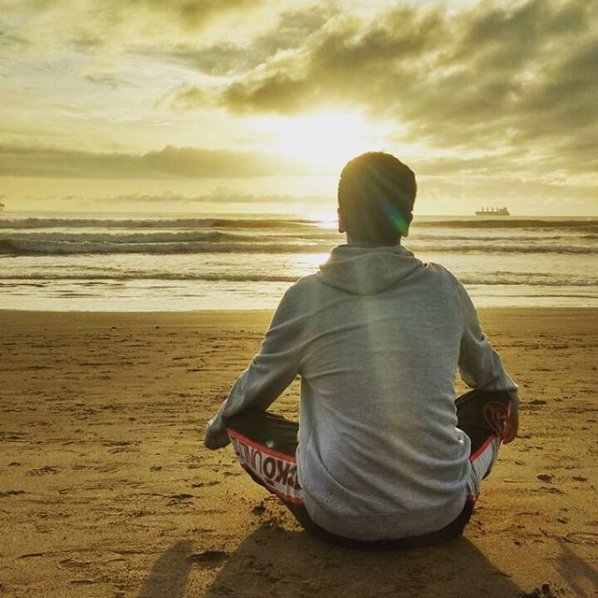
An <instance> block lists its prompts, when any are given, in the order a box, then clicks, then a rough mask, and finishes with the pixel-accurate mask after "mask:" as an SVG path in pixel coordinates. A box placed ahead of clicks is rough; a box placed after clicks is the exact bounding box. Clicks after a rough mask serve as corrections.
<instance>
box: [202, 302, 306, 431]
mask: <svg viewBox="0 0 598 598" xmlns="http://www.w3.org/2000/svg"><path fill="white" fill-rule="evenodd" d="M294 312H295V310H293V308H292V307H291V301H290V300H289V298H288V292H287V294H286V295H285V296H284V297H283V299H282V301H281V302H280V305H279V306H278V309H277V310H276V313H275V314H274V317H273V319H272V322H271V324H270V328H269V329H268V332H267V333H266V335H265V337H264V341H263V342H262V346H261V348H260V351H259V353H258V354H257V355H255V356H254V357H253V359H252V360H251V363H250V364H249V367H248V368H247V369H246V370H245V371H244V372H243V373H242V374H241V376H240V377H239V378H238V379H237V381H236V382H235V383H234V385H233V387H232V388H231V390H230V392H229V394H228V397H227V398H226V400H225V401H224V403H222V406H221V407H220V410H219V411H218V413H217V414H216V416H215V417H213V418H212V419H211V420H210V421H209V422H208V431H209V433H210V434H214V435H216V434H220V433H222V432H223V431H224V429H225V428H226V420H227V419H228V418H230V417H232V416H234V415H238V414H239V413H242V412H244V411H249V410H262V411H265V410H266V409H267V408H268V407H269V406H270V404H271V403H272V402H273V401H274V400H275V399H276V398H278V396H279V395H280V394H281V393H282V392H283V391H284V389H285V388H286V387H287V386H288V385H289V384H290V383H291V382H292V381H293V379H294V378H295V376H296V375H297V374H298V373H299V367H300V359H301V346H302V343H301V336H302V334H301V328H302V322H303V320H304V318H303V317H301V315H300V314H298V313H294Z"/></svg>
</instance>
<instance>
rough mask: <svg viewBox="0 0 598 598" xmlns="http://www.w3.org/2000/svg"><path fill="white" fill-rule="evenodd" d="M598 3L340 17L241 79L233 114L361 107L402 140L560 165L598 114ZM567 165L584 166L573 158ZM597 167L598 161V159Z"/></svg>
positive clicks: (404, 9)
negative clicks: (514, 152)
mask: <svg viewBox="0 0 598 598" xmlns="http://www.w3.org/2000/svg"><path fill="white" fill-rule="evenodd" d="M597 20H598V3H595V2H586V1H585V0H525V1H519V2H515V3H499V2H480V3H478V4H476V5H474V6H473V7H470V8H468V9H464V10H461V11H459V12H447V11H445V10H444V9H443V8H441V7H439V6H429V5H428V6H422V5H419V6H416V5H410V6H400V7H398V8H394V9H391V10H388V11H386V12H384V13H379V14H377V15H376V16H375V17H374V18H372V19H371V20H370V21H369V22H365V21H363V19H358V18H356V17H351V16H342V15H335V16H332V17H330V18H329V19H328V21H327V22H326V24H325V26H323V27H321V28H320V29H319V30H318V31H317V32H315V33H314V34H313V35H312V36H311V37H310V38H309V39H308V40H307V41H306V43H305V44H303V45H301V46H299V47H295V48H291V49H289V50H287V51H285V52H279V53H277V54H274V55H271V56H269V57H268V58H267V59H265V60H263V61H262V62H261V63H260V64H259V65H257V66H255V67H254V68H252V69H251V70H249V71H247V72H246V73H243V74H241V75H239V76H236V77H235V79H234V81H232V82H231V83H230V84H228V85H226V87H225V89H223V91H222V93H221V96H220V101H221V102H222V104H223V105H224V106H225V107H226V108H227V109H229V110H230V111H232V112H239V113H278V114H293V113H300V112H304V111H313V110H315V109H317V108H318V107H326V108H329V107H331V106H332V107H346V106H348V105H350V106H354V107H357V108H359V109H361V110H363V111H365V112H367V113H368V114H369V116H370V117H372V118H374V119H386V120H389V121H393V122H395V123H397V125H400V128H401V131H402V140H403V142H419V143H425V144H426V145H427V146H428V147H431V148H445V149H450V148H452V149H453V150H457V149H460V150H462V151H474V152H475V151H482V152H485V153H494V152H498V153H500V152H503V151H505V150H506V149H508V148H512V147H517V148H519V150H520V152H523V153H526V152H530V151H531V152H533V153H535V154H536V155H537V156H540V157H541V156H544V157H545V158H546V159H548V157H549V154H550V155H551V156H552V161H553V162H559V161H560V162H561V163H562V160H560V159H559V157H558V156H557V155H556V152H557V150H558V148H559V147H567V148H568V150H569V152H574V151H575V148H576V146H577V145H578V144H577V142H576V139H577V137H578V136H580V135H581V136H584V137H585V139H586V143H589V139H588V137H589V136H588V134H587V132H586V130H587V128H592V129H593V130H594V131H595V123H596V122H598V103H597V102H596V101H595V98H596V97H598V42H596V37H595V25H594V24H595V23H596V22H597ZM571 159H572V162H571V163H570V165H566V164H562V166H564V167H565V168H571V169H575V168H576V164H575V156H574V155H571ZM593 165H594V166H595V162H593Z"/></svg>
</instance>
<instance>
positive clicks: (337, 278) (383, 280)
mask: <svg viewBox="0 0 598 598" xmlns="http://www.w3.org/2000/svg"><path fill="white" fill-rule="evenodd" d="M423 267H424V265H423V263H422V262H421V261H420V260H418V259H417V258H416V257H415V256H414V255H413V254H412V253H411V252H410V251H408V250H407V249H405V248H404V247H401V246H400V245H395V246H392V247H386V246H385V247H361V246H357V245H340V246H339V247H335V248H334V249H333V250H332V252H331V254H330V258H329V259H328V261H327V262H326V263H325V264H322V265H321V266H320V271H319V272H318V274H317V277H318V279H319V280H320V281H322V282H323V283H324V284H327V285H329V286H331V287H335V288H337V289H341V290H343V291H346V292H347V293H353V294H354V295H375V294H376V293H381V292H382V291H385V290H387V289H389V288H390V287H392V286H394V285H396V284H398V283H399V282H401V281H402V280H403V279H404V278H406V277H407V276H409V275H410V274H412V273H413V272H415V271H416V270H419V269H420V268H423Z"/></svg>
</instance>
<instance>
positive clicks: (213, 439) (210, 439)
mask: <svg viewBox="0 0 598 598" xmlns="http://www.w3.org/2000/svg"><path fill="white" fill-rule="evenodd" d="M211 423H212V422H211V421H210V422H208V425H207V426H206V434H205V436H204V441H203V443H204V446H205V447H206V448H208V449H210V450H211V451H215V450H217V449H220V448H224V447H225V446H228V444H230V438H229V437H228V434H227V433H226V430H213V429H212V428H211Z"/></svg>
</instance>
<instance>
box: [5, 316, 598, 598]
mask: <svg viewBox="0 0 598 598" xmlns="http://www.w3.org/2000/svg"><path fill="white" fill-rule="evenodd" d="M480 314H481V319H482V322H483V325H484V328H485V329H486V332H487V333H488V334H489V336H490V337H491V338H492V340H493V344H494V345H495V346H496V347H497V348H498V349H499V351H500V352H501V354H502V356H503V359H504V361H505V363H506V365H507V368H508V370H509V371H510V372H511V373H512V374H513V375H514V377H515V378H516V379H517V381H518V382H519V384H520V386H521V420H522V421H521V436H520V438H519V439H518V440H517V441H516V442H514V443H513V444H511V445H509V446H506V447H504V448H503V450H502V455H501V458H500V461H499V463H498V465H497V466H496V468H495V471H494V472H493V473H492V475H491V476H490V478H489V479H488V480H487V481H486V484H485V487H484V490H483V494H482V496H481V498H480V501H479V506H478V509H477V511H476V514H475V515H474V518H473V519H472V521H471V523H470V525H469V526H468V527H467V528H466V532H465V535H464V537H463V538H462V539H459V540H456V541H454V542H451V543H449V544H447V545H445V546H441V547H436V548H429V549H421V550H417V551H412V552H385V553H368V552H360V551H356V550H351V549H347V548H338V547H330V546H327V545H325V544H322V543H320V542H319V541H318V540H315V539H312V538H310V537H309V536H307V535H306V534H305V533H303V532H301V530H300V529H299V528H298V526H297V525H296V524H295V523H294V522H293V520H292V518H291V517H290V516H289V515H287V514H286V512H285V510H284V509H283V508H282V507H281V506H280V505H279V504H278V503H277V501H276V499H274V498H272V497H269V496H268V495H267V494H266V493H265V491H263V490H262V489H260V488H259V487H257V486H256V485H255V484H253V483H252V482H251V481H250V480H249V479H248V478H247V476H246V475H244V474H243V473H242V471H241V469H240V467H239V466H237V464H236V463H235V459H234V456H233V453H232V449H231V448H230V447H229V448H228V449H225V450H223V451H219V452H210V451H207V450H205V449H204V448H203V447H202V444H201V440H202V436H203V428H204V425H205V421H206V420H207V419H208V417H210V416H211V415H212V414H213V413H214V412H215V410H216V409H217V407H218V405H219V404H220V402H221V401H222V399H223V398H224V397H225V396H226V393H227V391H228V389H229V387H230V385H231V384H232V382H233V381H234V379H235V377H236V376H237V375H238V374H239V373H240V371H241V370H242V369H243V368H244V367H245V366H246V365H247V362H248V360H249V359H250V357H251V355H252V354H253V353H254V352H255V351H256V350H257V348H258V347H259V343H260V339H261V335H262V333H263V331H264V329H265V327H266V326H267V323H268V321H269V317H270V313H269V312H212V313H210V312H203V313H177V314H166V313H161V314H113V313H106V314H85V313H28V312H0V448H1V451H0V523H1V525H2V535H1V536H0V596H4V595H6V596H14V597H20V596H22V597H25V596H27V597H30V596H49V597H61V598H67V597H69V596H92V597H93V596H102V597H104V596H112V597H118V596H121V597H124V596H141V597H156V598H157V597H158V596H160V597H174V598H178V597H182V596H212V597H216V596H218V597H219V596H248V597H249V596H251V597H253V596H265V595H267V596H281V597H282V596H284V597H295V596H314V595H322V596H359V597H362V596H372V597H374V596H376V597H379V596H399V595H400V596H418V597H420V596H424V597H425V596H442V597H445V596H455V597H468V596H471V597H476V598H477V597H480V596H484V597H486V596H497V597H501V598H504V597H509V596H519V595H534V592H535V591H536V590H537V592H536V594H535V595H538V596H550V595H552V596H571V597H573V596H594V595H595V593H594V592H595V591H596V588H598V576H597V574H596V569H597V565H598V510H597V507H596V504H597V499H596V497H597V494H596V486H597V484H598V474H597V462H598V458H597V455H598V444H597V441H598V435H597V433H596V432H597V430H598V425H597V423H598V404H597V403H596V395H597V392H596V388H597V387H598V376H597V367H598V362H597V361H596V346H597V345H598V310H569V309H559V310H546V309H537V310H528V309H520V310H481V312H480ZM297 400H298V385H297V384H296V383H295V384H293V385H292V387H291V388H290V389H288V391H287V392H286V393H285V395H284V396H283V397H282V398H281V399H280V400H279V401H278V402H277V403H276V409H277V410H278V412H280V413H283V414H285V415H287V416H290V417H296V405H297ZM543 585H544V589H542V586H543ZM543 590H544V591H543ZM542 592H543V593H542Z"/></svg>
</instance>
